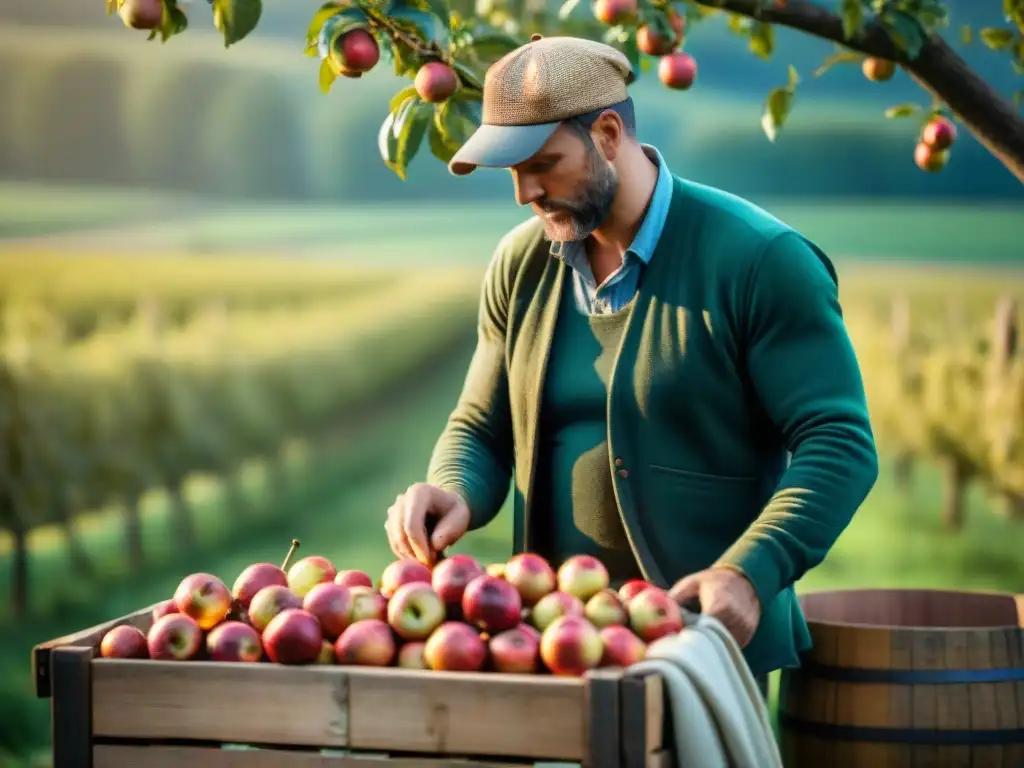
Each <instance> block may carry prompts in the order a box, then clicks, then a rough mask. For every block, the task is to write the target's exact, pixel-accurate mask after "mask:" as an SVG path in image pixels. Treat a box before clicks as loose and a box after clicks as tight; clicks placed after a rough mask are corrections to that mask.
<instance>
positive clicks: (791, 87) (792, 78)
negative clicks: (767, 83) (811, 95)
mask: <svg viewBox="0 0 1024 768" xmlns="http://www.w3.org/2000/svg"><path fill="white" fill-rule="evenodd" d="M788 74H789V81H788V84H787V85H786V90H788V91H789V93H790V95H792V94H794V93H796V87H797V86H798V85H800V73H799V72H797V71H796V67H794V66H793V65H792V64H790V65H789V69H788Z"/></svg>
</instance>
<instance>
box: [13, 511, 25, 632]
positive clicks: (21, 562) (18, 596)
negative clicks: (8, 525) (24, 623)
mask: <svg viewBox="0 0 1024 768" xmlns="http://www.w3.org/2000/svg"><path fill="white" fill-rule="evenodd" d="M11 536H12V537H13V538H14V552H13V555H14V557H13V558H12V560H11V613H12V615H13V617H14V618H15V619H22V618H24V617H25V616H27V615H28V531H27V530H26V529H24V528H21V527H18V528H16V529H15V530H13V531H11Z"/></svg>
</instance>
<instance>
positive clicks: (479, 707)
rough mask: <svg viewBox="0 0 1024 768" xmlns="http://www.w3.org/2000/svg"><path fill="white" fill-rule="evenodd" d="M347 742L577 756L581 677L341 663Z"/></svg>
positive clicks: (582, 729) (582, 742)
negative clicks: (345, 679)
mask: <svg viewBox="0 0 1024 768" xmlns="http://www.w3.org/2000/svg"><path fill="white" fill-rule="evenodd" d="M346 673H347V674H348V677H349V681H348V695H349V746H350V747H351V748H352V749H379V750H392V751H395V752H418V753H428V754H456V755H487V756H492V757H498V756H511V757H516V758H533V759H548V760H572V761H582V760H583V759H584V758H585V757H586V751H587V729H586V717H587V703H586V700H585V685H584V681H583V680H582V679H580V678H559V677H548V676H537V675H498V674H488V673H464V672H426V671H419V670H398V669H387V670H364V669H353V668H346Z"/></svg>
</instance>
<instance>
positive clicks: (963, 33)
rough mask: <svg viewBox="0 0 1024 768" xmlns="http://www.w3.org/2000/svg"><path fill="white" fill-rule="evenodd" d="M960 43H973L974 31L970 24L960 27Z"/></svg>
mask: <svg viewBox="0 0 1024 768" xmlns="http://www.w3.org/2000/svg"><path fill="white" fill-rule="evenodd" d="M960 42H961V43H963V44H964V45H970V44H971V43H972V42H974V30H973V29H972V28H971V25H970V24H964V25H962V26H961V27H960Z"/></svg>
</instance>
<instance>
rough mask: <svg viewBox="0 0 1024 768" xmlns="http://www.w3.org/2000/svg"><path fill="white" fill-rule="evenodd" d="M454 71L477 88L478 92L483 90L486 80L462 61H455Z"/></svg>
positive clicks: (453, 63)
mask: <svg viewBox="0 0 1024 768" xmlns="http://www.w3.org/2000/svg"><path fill="white" fill-rule="evenodd" d="M452 69H454V70H455V74H457V75H459V76H460V77H462V79H463V80H465V81H466V82H467V83H469V85H471V86H472V87H474V88H476V89H477V90H478V91H479V90H483V87H484V84H483V80H484V79H483V77H481V76H480V75H479V74H477V72H476V71H474V70H473V68H472V67H470V66H469V65H467V64H465V63H463V62H461V61H453V62H452Z"/></svg>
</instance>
